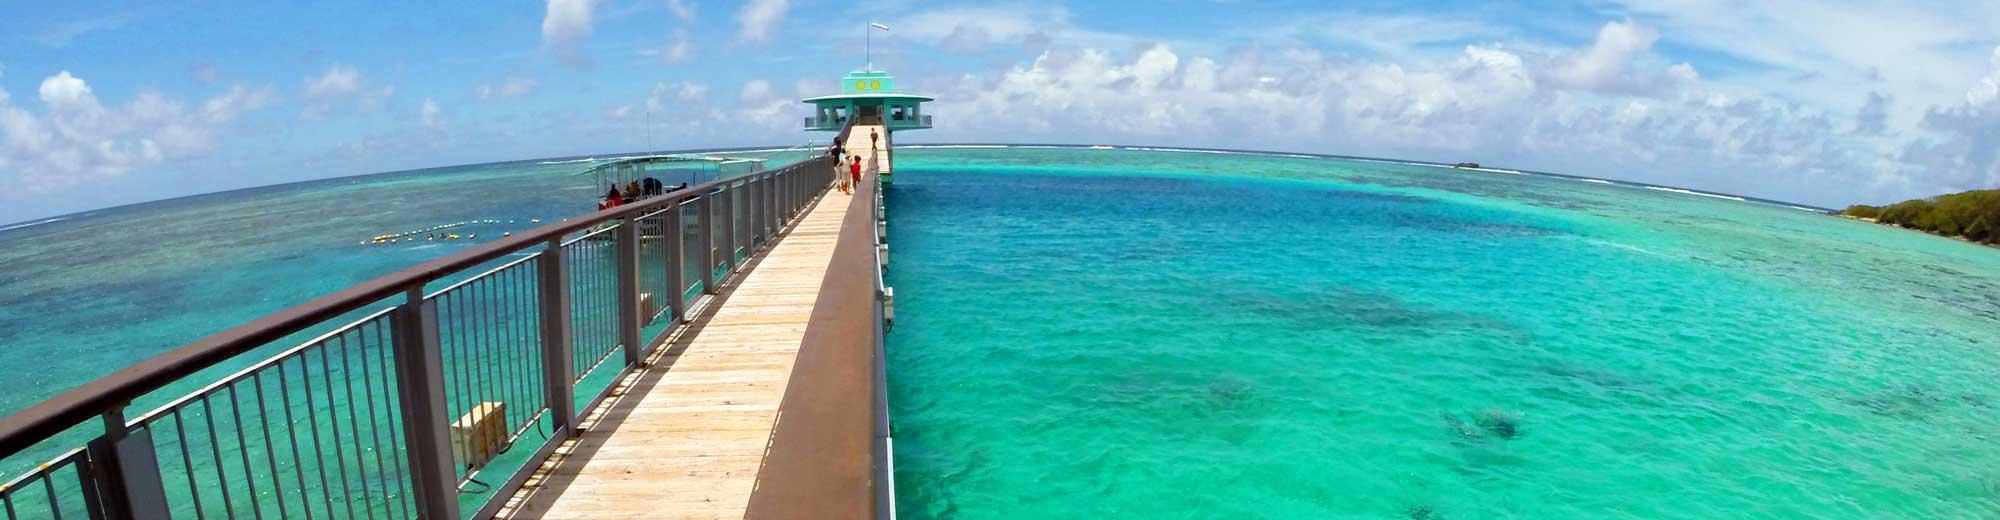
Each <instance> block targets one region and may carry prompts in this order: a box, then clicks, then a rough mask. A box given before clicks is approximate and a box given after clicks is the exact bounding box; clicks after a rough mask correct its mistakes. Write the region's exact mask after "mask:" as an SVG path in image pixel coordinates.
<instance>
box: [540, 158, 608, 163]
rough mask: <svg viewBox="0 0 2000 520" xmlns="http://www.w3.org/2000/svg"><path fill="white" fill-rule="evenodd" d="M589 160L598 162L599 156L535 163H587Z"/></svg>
mask: <svg viewBox="0 0 2000 520" xmlns="http://www.w3.org/2000/svg"><path fill="white" fill-rule="evenodd" d="M587 162H597V158H596V157H591V158H587V159H570V160H567V161H542V162H538V163H535V164H575V163H587Z"/></svg>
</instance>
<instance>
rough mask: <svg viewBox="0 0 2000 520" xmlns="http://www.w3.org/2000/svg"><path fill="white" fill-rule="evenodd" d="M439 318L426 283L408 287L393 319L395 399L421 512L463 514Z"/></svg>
mask: <svg viewBox="0 0 2000 520" xmlns="http://www.w3.org/2000/svg"><path fill="white" fill-rule="evenodd" d="M437 320H438V317H437V306H436V305H435V304H433V303H432V302H427V301H424V286H423V285H422V284H418V285H416V286H413V287H410V288H409V290H408V292H407V293H406V294H405V300H404V302H403V305H402V307H401V308H399V309H398V310H397V312H396V313H394V314H393V315H392V317H391V318H390V326H391V327H393V328H394V330H395V331H396V339H395V344H394V346H393V347H392V348H391V351H392V352H393V353H394V356H395V359H396V371H395V373H396V400H397V402H398V403H399V404H401V405H402V409H403V442H404V444H405V445H406V446H408V447H409V449H408V451H407V455H408V457H409V464H410V487H411V489H412V490H413V491H414V498H415V499H416V500H415V502H416V504H417V517H418V518H458V485H457V480H458V475H457V474H456V473H454V472H453V471H452V454H451V431H450V427H449V426H450V425H449V423H448V421H449V419H447V417H449V416H450V415H449V414H450V412H449V411H447V410H446V409H445V408H446V406H447V404H446V403H445V397H444V352H443V350H442V349H440V348H439V346H438V343H439V341H438V322H437Z"/></svg>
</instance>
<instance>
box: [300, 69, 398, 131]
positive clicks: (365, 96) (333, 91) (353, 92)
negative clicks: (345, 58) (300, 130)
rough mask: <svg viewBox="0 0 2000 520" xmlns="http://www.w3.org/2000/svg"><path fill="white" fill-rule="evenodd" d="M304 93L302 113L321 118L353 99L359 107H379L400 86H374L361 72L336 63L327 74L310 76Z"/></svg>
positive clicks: (310, 117) (364, 108)
mask: <svg viewBox="0 0 2000 520" xmlns="http://www.w3.org/2000/svg"><path fill="white" fill-rule="evenodd" d="M301 94H302V95H303V97H304V100H305V103H304V108H303V109H302V110H301V111H300V116H302V117H304V118H306V119H318V118H320V117H323V116H325V115H326V114H327V113H328V112H330V111H332V110H333V109H334V108H335V107H336V106H339V105H340V104H341V103H344V102H349V101H351V102H353V103H354V107H355V108H357V109H360V110H363V111H372V110H375V109H376V108H377V107H379V106H380V105H381V102H382V100H384V99H387V98H389V97H390V96H393V95H395V94H396V87H395V86H393V85H390V86H383V87H380V88H374V87H370V86H368V85H367V82H366V79H365V78H363V77H362V75H361V71H359V70H356V69H355V68H354V67H350V66H347V65H341V64H337V63H336V64H334V65H333V66H331V67H328V68H327V69H326V73H324V74H320V75H319V76H318V77H312V78H306V80H305V84H304V87H302V88H301Z"/></svg>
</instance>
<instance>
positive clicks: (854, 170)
mask: <svg viewBox="0 0 2000 520" xmlns="http://www.w3.org/2000/svg"><path fill="white" fill-rule="evenodd" d="M847 175H848V182H847V194H848V195H853V194H854V189H855V188H858V187H860V186H861V156H859V155H856V156H854V159H853V160H852V161H849V162H848V163H847Z"/></svg>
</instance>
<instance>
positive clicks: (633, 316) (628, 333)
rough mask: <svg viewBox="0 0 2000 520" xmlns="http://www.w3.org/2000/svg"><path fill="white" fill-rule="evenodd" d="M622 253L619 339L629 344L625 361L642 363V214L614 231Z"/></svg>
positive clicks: (627, 363)
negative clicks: (640, 295)
mask: <svg viewBox="0 0 2000 520" xmlns="http://www.w3.org/2000/svg"><path fill="white" fill-rule="evenodd" d="M613 233H614V234H615V236H616V237H617V238H616V240H617V255H618V342H619V343H624V344H625V365H626V366H638V365H639V363H640V361H641V360H643V359H644V358H645V356H646V353H645V352H644V349H645V345H641V344H639V322H640V321H642V320H644V319H645V318H644V317H641V316H640V313H641V312H642V311H640V309H639V217H637V216H634V217H632V218H627V219H625V221H624V222H621V223H619V224H618V229H617V230H615V231H613Z"/></svg>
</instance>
